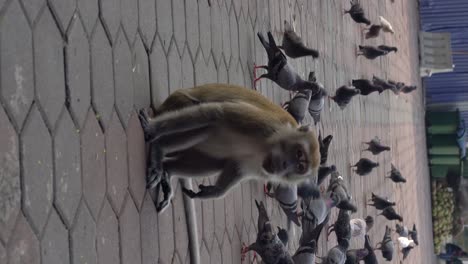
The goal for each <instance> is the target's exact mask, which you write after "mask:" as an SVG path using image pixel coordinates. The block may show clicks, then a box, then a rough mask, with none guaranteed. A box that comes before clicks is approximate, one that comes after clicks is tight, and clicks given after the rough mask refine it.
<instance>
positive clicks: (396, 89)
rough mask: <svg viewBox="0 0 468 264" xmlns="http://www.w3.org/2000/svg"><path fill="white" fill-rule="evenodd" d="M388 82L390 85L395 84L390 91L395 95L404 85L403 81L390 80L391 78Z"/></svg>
mask: <svg viewBox="0 0 468 264" xmlns="http://www.w3.org/2000/svg"><path fill="white" fill-rule="evenodd" d="M388 83H389V84H390V85H393V86H395V89H392V92H393V93H394V94H395V95H398V94H400V91H401V89H402V88H403V87H405V83H403V82H395V81H392V80H388Z"/></svg>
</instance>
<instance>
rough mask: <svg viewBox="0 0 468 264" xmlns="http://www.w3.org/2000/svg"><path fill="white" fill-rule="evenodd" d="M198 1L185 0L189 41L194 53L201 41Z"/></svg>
mask: <svg viewBox="0 0 468 264" xmlns="http://www.w3.org/2000/svg"><path fill="white" fill-rule="evenodd" d="M196 10H198V1H197V0H186V1H185V22H186V24H185V25H186V27H185V28H186V30H187V43H188V46H189V49H190V52H191V53H192V54H195V53H196V52H197V50H198V43H199V38H200V34H199V32H200V31H199V22H198V12H196Z"/></svg>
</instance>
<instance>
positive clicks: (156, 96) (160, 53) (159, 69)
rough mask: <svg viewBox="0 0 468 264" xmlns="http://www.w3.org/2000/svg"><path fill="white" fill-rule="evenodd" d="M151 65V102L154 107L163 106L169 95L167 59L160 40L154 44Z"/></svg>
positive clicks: (157, 39)
mask: <svg viewBox="0 0 468 264" xmlns="http://www.w3.org/2000/svg"><path fill="white" fill-rule="evenodd" d="M150 65H151V92H152V93H151V96H152V98H151V100H152V103H153V105H159V104H161V103H162V102H163V101H164V99H165V98H166V97H167V96H168V95H169V87H168V86H169V85H168V84H169V82H168V72H167V58H166V54H165V53H164V48H163V46H162V45H161V41H160V40H159V38H156V39H155V41H154V43H153V48H152V50H151V54H150Z"/></svg>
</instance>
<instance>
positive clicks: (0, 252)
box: [0, 243, 8, 263]
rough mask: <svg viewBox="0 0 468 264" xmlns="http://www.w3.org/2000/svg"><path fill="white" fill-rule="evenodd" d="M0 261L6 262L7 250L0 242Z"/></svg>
mask: <svg viewBox="0 0 468 264" xmlns="http://www.w3.org/2000/svg"><path fill="white" fill-rule="evenodd" d="M0 261H1V263H7V261H8V259H7V252H6V249H5V248H4V247H3V245H2V243H0Z"/></svg>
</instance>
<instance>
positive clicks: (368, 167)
mask: <svg viewBox="0 0 468 264" xmlns="http://www.w3.org/2000/svg"><path fill="white" fill-rule="evenodd" d="M378 166H379V163H378V162H373V161H372V160H370V159H368V158H361V159H360V160H359V161H358V162H357V163H356V164H354V165H353V166H351V167H352V168H353V167H356V169H355V170H354V172H355V173H357V174H358V175H360V176H366V175H368V174H369V173H371V172H372V169H374V168H377V167H378Z"/></svg>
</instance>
